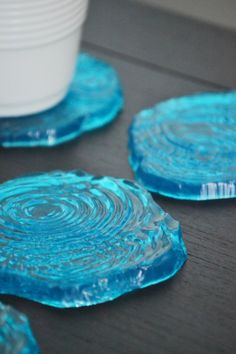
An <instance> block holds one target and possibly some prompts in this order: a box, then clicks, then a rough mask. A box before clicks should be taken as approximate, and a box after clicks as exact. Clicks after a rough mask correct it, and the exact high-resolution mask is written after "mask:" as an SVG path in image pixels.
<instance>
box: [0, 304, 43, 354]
mask: <svg viewBox="0 0 236 354" xmlns="http://www.w3.org/2000/svg"><path fill="white" fill-rule="evenodd" d="M0 353H2V354H13V353H14V354H38V353H39V348H38V346H37V344H36V340H35V338H34V336H33V334H32V331H31V329H30V324H29V321H28V319H27V318H26V316H25V315H23V314H22V313H20V312H18V311H16V310H15V309H14V308H12V307H11V306H7V305H4V304H2V303H1V302H0Z"/></svg>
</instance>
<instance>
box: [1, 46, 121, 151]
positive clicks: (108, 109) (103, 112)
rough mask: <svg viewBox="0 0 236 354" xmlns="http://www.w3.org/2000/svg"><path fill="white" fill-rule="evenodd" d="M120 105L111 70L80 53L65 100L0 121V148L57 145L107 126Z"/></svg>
mask: <svg viewBox="0 0 236 354" xmlns="http://www.w3.org/2000/svg"><path fill="white" fill-rule="evenodd" d="M123 104H124V102H123V94H122V90H121V86H120V82H119V79H118V75H117V74H116V72H115V70H114V69H113V68H112V67H111V66H110V65H108V64H106V63H104V62H103V61H100V60H98V59H96V58H94V57H92V56H90V55H88V54H85V53H82V54H80V55H79V57H78V60H77V66H76V70H75V75H74V78H73V80H72V83H71V86H70V89H69V92H68V95H67V96H66V98H65V99H64V100H63V101H62V102H61V103H59V104H58V105H57V106H55V107H53V108H51V109H50V110H47V111H45V112H42V113H37V114H34V115H29V116H25V117H19V118H18V117H17V118H0V145H2V146H4V147H34V146H53V145H57V144H61V143H64V142H66V141H69V140H71V139H74V138H76V137H78V136H80V135H81V134H83V133H85V132H87V131H90V130H93V129H97V128H100V127H102V126H104V125H105V124H107V123H109V122H111V121H112V120H113V119H114V118H115V117H116V116H117V114H118V113H119V111H120V110H121V109H122V107H123Z"/></svg>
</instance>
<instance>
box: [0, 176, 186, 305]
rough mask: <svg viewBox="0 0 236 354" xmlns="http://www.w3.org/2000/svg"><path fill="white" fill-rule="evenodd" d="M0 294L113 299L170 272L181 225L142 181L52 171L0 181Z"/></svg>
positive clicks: (179, 261) (59, 300)
mask: <svg viewBox="0 0 236 354" xmlns="http://www.w3.org/2000/svg"><path fill="white" fill-rule="evenodd" d="M0 203H1V209H0V229H1V233H0V245H1V247H0V293H5V294H14V295H18V296H22V297H25V298H28V299H32V300H35V301H38V302H41V303H44V304H47V305H51V306H56V307H79V306H88V305H92V304H97V303H101V302H104V301H108V300H112V299H114V298H116V297H118V296H120V295H122V294H124V293H126V292H129V291H131V290H133V289H137V288H143V287H146V286H148V285H151V284H155V283H159V282H161V281H164V280H166V279H168V278H170V277H172V276H173V275H174V274H175V273H176V272H177V271H178V270H179V269H180V268H181V266H182V265H183V263H184V262H185V260H186V257H187V254H186V249H185V246H184V243H183V240H182V235H181V229H180V225H179V223H178V222H177V221H175V220H173V219H172V218H171V217H170V216H169V215H168V214H166V213H165V212H164V211H163V210H162V209H161V208H160V207H159V206H158V205H157V204H156V203H155V202H154V201H153V199H152V197H151V195H150V194H149V193H148V192H146V191H145V190H144V189H143V188H142V187H140V186H139V185H137V184H135V183H133V182H130V181H126V180H124V179H117V178H112V177H94V176H91V175H88V174H85V173H84V172H82V171H73V172H62V171H54V172H51V173H43V174H39V175H33V176H28V177H27V176H26V177H22V178H18V179H15V180H12V181H9V182H6V183H4V184H2V185H0Z"/></svg>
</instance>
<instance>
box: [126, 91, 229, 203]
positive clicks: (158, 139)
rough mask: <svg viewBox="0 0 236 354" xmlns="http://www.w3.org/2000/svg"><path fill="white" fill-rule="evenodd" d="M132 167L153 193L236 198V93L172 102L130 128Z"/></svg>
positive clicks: (148, 111)
mask: <svg viewBox="0 0 236 354" xmlns="http://www.w3.org/2000/svg"><path fill="white" fill-rule="evenodd" d="M129 149H130V157H129V160H130V164H131V166H132V168H133V170H134V172H135V175H136V178H137V180H138V181H139V182H141V183H142V184H143V185H144V186H145V187H146V188H147V189H148V190H150V191H153V192H158V193H160V194H163V195H166V196H170V197H173V198H179V199H192V200H206V199H221V198H234V197H235V196H236V91H233V92H229V93H226V92H225V93H203V94H198V95H193V96H186V97H181V98H175V99H170V100H168V101H166V102H163V103H160V104H158V105H156V106H155V107H153V108H150V109H146V110H144V111H142V112H141V113H139V114H138V115H137V116H136V117H135V118H134V120H133V123H132V125H131V127H130V129H129Z"/></svg>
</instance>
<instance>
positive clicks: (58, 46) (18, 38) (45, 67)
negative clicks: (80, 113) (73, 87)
mask: <svg viewBox="0 0 236 354" xmlns="http://www.w3.org/2000/svg"><path fill="white" fill-rule="evenodd" d="M21 1H22V3H24V6H26V5H27V4H30V8H31V9H32V8H33V2H32V1H31V2H30V1H29V0H28V2H27V1H26V0H16V1H15V2H14V0H9V3H7V0H0V7H1V5H2V4H3V5H4V6H5V7H6V8H7V11H8V13H10V7H11V6H12V7H13V5H14V3H15V4H16V5H18V6H19V5H20V3H21ZM34 1H35V5H37V6H35V8H33V9H34V10H36V8H40V1H42V7H43V6H45V7H46V6H47V3H48V4H50V9H52V6H53V4H55V6H57V8H58V5H60V6H61V7H63V5H64V6H65V9H66V10H67V11H64V13H65V16H63V12H61V13H60V16H59V17H58V14H56V15H55V18H54V19H53V14H52V17H51V19H52V20H51V22H52V23H53V24H52V26H51V27H50V14H48V12H47V11H45V12H44V15H42V22H41V23H42V24H41V25H40V15H39V13H37V11H34V12H35V16H36V17H37V19H38V23H39V27H37V26H35V24H32V26H31V27H30V26H29V25H28V24H27V26H28V27H27V26H26V25H25V26H26V27H27V30H26V31H24V30H23V27H24V26H23V24H24V22H22V28H21V30H19V31H16V32H14V31H13V30H12V27H11V24H10V25H9V26H7V25H8V22H7V21H6V20H5V19H4V16H3V14H2V12H1V15H0V78H1V80H0V118H4V117H21V116H24V115H29V114H32V113H37V112H40V111H43V110H46V109H48V108H50V107H52V106H54V105H56V104H57V103H58V102H59V101H60V100H62V99H63V97H64V96H65V95H66V93H67V90H68V87H69V84H70V82H71V79H72V76H73V72H74V67H75V61H76V57H77V53H78V49H79V44H80V39H81V34H82V27H83V22H84V20H85V17H86V12H87V5H88V0H57V1H55V0H48V1H47V0H40V1H39V0H38V1H37V0H34ZM7 4H9V5H11V6H9V7H7V6H6V5H7ZM66 4H68V6H69V4H70V5H72V6H71V17H70V15H68V13H69V12H70V10H69V9H70V7H69V8H67V5H66ZM75 4H77V7H76V6H75ZM22 6H23V5H22ZM42 7H41V8H42ZM75 10H78V11H77V13H76V11H75ZM23 13H24V11H23V12H22V14H23ZM14 16H16V15H14ZM19 16H20V15H19ZM1 17H2V18H3V19H4V21H5V22H6V26H5V27H4V23H5V22H4V21H3V22H2V23H1ZM14 18H16V17H14ZM55 19H56V20H55ZM31 21H32V18H31ZM16 22H18V23H19V24H18V27H17V28H20V23H21V21H20V17H19V21H16ZM8 27H9V28H11V30H9V31H7V28H8ZM2 28H4V30H2V31H1V29H2Z"/></svg>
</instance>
